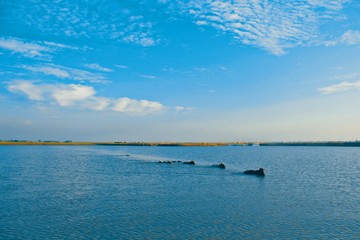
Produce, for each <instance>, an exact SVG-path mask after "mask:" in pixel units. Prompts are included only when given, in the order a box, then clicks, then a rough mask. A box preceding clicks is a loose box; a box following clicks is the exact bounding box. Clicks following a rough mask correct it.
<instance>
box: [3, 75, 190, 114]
mask: <svg viewBox="0 0 360 240" xmlns="http://www.w3.org/2000/svg"><path fill="white" fill-rule="evenodd" d="M8 90H9V91H10V92H12V93H16V94H24V95H25V96H26V97H27V98H28V99H30V100H33V101H43V102H51V103H53V104H56V105H59V106H61V107H73V108H82V109H90V110H96V111H104V110H112V111H116V112H121V113H128V114H150V113H155V112H161V111H163V110H165V109H166V107H165V106H164V105H163V104H161V103H159V102H156V101H149V100H136V99H130V98H126V97H123V98H118V99H111V98H107V97H101V96H97V95H96V91H95V89H94V88H93V87H92V86H86V85H80V84H39V83H36V82H33V81H26V80H15V81H12V82H10V83H8ZM178 108H179V107H178ZM184 109H185V108H184ZM178 110H180V109H178Z"/></svg>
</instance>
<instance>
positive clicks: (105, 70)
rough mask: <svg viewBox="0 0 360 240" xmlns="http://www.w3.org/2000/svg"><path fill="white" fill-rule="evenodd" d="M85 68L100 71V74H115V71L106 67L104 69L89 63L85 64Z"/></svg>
mask: <svg viewBox="0 0 360 240" xmlns="http://www.w3.org/2000/svg"><path fill="white" fill-rule="evenodd" d="M84 66H85V67H87V68H90V69H92V70H96V71H100V72H113V71H114V70H112V69H110V68H106V67H102V66H100V65H99V64H97V63H88V64H84Z"/></svg>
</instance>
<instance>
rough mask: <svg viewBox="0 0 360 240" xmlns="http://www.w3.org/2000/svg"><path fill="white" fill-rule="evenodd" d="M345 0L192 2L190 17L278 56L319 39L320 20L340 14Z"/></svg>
mask: <svg viewBox="0 0 360 240" xmlns="http://www.w3.org/2000/svg"><path fill="white" fill-rule="evenodd" d="M344 2H346V1H345V0H332V1H327V0H309V1H287V0H275V1H268V0H265V1H246V0H233V1H220V0H205V1H190V2H189V3H188V4H186V8H187V10H188V13H189V14H190V15H192V16H193V17H194V18H195V24H197V25H199V26H201V27H204V26H208V27H213V28H215V29H217V30H218V31H220V32H223V33H230V34H231V35H232V36H233V38H234V39H235V40H237V41H240V42H241V43H243V44H245V45H253V46H257V47H261V48H263V49H265V50H267V51H269V52H271V53H273V54H275V55H282V54H284V53H285V51H286V49H288V48H291V47H295V46H298V45H306V44H307V43H309V42H311V41H313V40H312V39H317V38H318V27H319V26H320V22H321V21H320V20H322V19H325V18H330V17H332V16H336V15H338V14H339V11H340V10H341V8H342V5H343V3H344Z"/></svg>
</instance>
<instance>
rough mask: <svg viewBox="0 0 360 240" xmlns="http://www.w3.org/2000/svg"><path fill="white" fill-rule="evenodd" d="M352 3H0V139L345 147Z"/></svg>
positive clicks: (357, 6) (359, 63) (354, 68)
mask: <svg viewBox="0 0 360 240" xmlns="http://www.w3.org/2000/svg"><path fill="white" fill-rule="evenodd" d="M359 12H360V2H359V1H355V0H353V1H351V0H299V1H285V0H272V1H271V0H268V1H255V0H252V1H250V0H232V1H230V0H226V1H225V0H204V1H196V0H191V1H178V0H172V1H170V0H137V1H126V0H121V1H120V0H54V1H44V0H26V1H24V0H12V1H1V2H0V63H1V64H0V81H1V82H0V83H1V85H0V139H28V140H39V139H41V140H68V139H71V140H74V141H81V140H90V141H243V140H244V141H293V140H313V141H317V140H356V139H358V138H359V136H360V124H359V122H360V111H359V103H360V91H359V90H360V57H359V56H360V15H359Z"/></svg>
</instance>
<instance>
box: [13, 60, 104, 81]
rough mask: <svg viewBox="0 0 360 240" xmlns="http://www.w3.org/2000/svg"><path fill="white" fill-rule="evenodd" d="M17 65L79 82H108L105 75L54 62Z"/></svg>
mask: <svg viewBox="0 0 360 240" xmlns="http://www.w3.org/2000/svg"><path fill="white" fill-rule="evenodd" d="M19 67H21V68H23V69H26V70H29V71H32V72H39V73H43V74H46V75H52V76H55V77H58V78H66V79H73V80H77V81H81V82H91V83H108V81H107V80H106V78H105V76H104V75H103V74H101V73H92V72H89V71H86V70H81V69H75V68H69V67H65V66H60V65H55V64H47V65H35V66H28V65H21V66H19Z"/></svg>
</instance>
